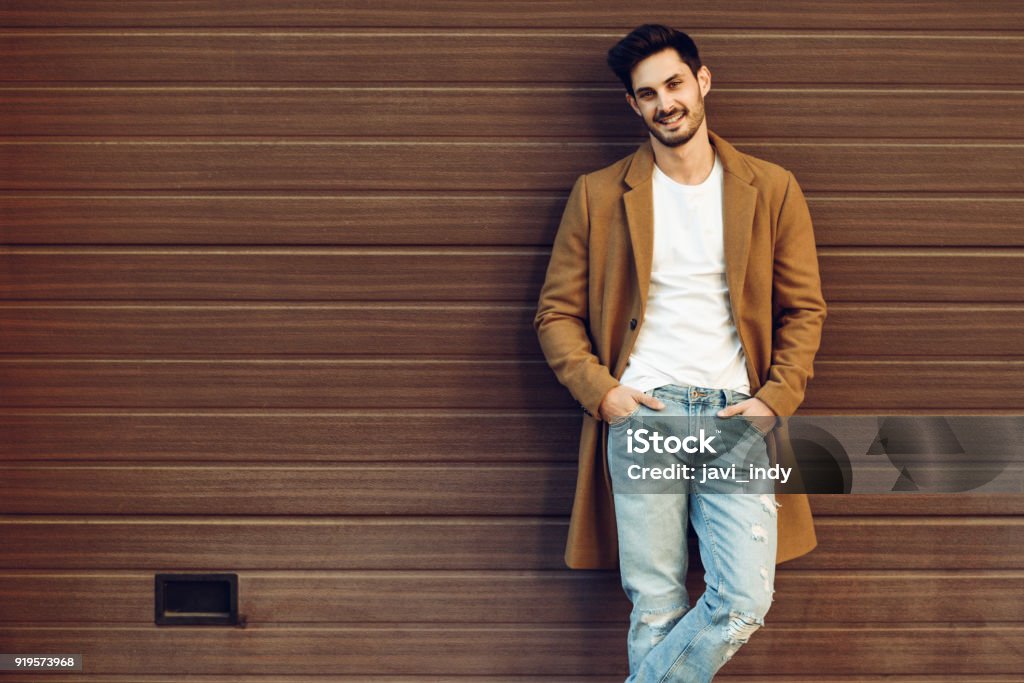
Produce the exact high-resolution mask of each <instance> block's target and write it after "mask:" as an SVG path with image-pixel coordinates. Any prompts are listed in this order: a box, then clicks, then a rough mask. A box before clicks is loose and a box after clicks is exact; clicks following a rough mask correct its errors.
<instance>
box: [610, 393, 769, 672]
mask: <svg viewBox="0 0 1024 683" xmlns="http://www.w3.org/2000/svg"><path fill="white" fill-rule="evenodd" d="M647 393H648V394H652V395H654V396H655V397H657V398H659V399H660V400H661V401H663V402H664V403H665V404H666V407H665V409H664V410H660V411H656V410H652V409H650V408H647V407H646V406H642V405H641V406H640V407H639V408H638V409H637V410H636V411H634V412H633V414H631V415H630V416H628V417H625V418H620V419H619V420H614V421H613V423H612V425H611V426H610V427H609V433H608V465H609V471H610V472H613V477H612V478H613V481H614V480H615V477H616V474H615V473H616V472H618V473H621V472H622V471H624V470H625V469H626V468H628V467H629V466H630V465H635V464H638V463H639V464H640V465H643V464H644V463H643V456H637V455H636V454H635V453H629V452H628V451H627V432H629V433H633V432H632V431H629V430H636V429H639V428H644V427H646V428H647V429H649V430H658V429H659V428H658V425H659V418H660V417H665V416H668V417H671V424H672V425H673V426H672V427H668V428H666V429H665V430H663V431H662V433H666V432H670V431H671V430H672V429H675V433H679V425H687V424H688V425H689V430H690V433H691V434H697V433H698V432H699V428H700V427H705V428H706V429H707V431H708V432H709V433H713V432H714V427H713V426H711V427H710V428H709V425H713V423H712V421H711V419H710V416H714V414H715V413H716V412H717V411H718V410H721V409H722V408H724V407H725V406H726V405H731V404H733V403H738V402H739V401H741V400H744V399H746V398H748V397H747V396H746V395H744V394H740V393H738V392H733V391H729V390H720V389H705V388H700V387H679V386H665V387H661V388H658V389H654V390H652V391H650V392H647ZM702 418H703V419H702ZM740 419H742V418H740ZM662 424H663V425H664V424H665V423H662ZM750 431H751V432H752V430H750ZM759 437H760V435H759V434H754V433H752V434H751V438H750V440H749V442H745V443H746V449H747V450H746V453H747V455H746V458H747V460H746V461H744V464H743V468H744V469H745V468H746V462H747V461H749V462H750V463H751V464H755V465H764V466H766V465H767V464H768V454H767V449H766V447H765V444H764V441H763V439H760V438H759ZM634 445H635V444H634ZM702 457H703V461H705V462H706V461H707V460H708V458H709V457H710V458H714V457H715V456H700V455H695V456H694V460H692V461H691V462H695V463H699V462H701V458H702ZM700 477H701V475H700V473H699V469H698V470H696V471H695V474H694V476H693V478H692V480H687V481H679V482H675V483H673V484H672V486H673V487H674V488H671V489H670V492H667V493H622V492H621V488H624V487H620V486H618V485H614V490H613V493H614V499H615V518H616V522H617V525H618V538H619V564H620V572H621V574H622V587H623V588H624V589H625V591H626V595H627V596H628V597H629V599H630V601H631V602H632V603H633V611H632V614H631V615H630V628H629V636H628V648H629V677H628V678H627V679H626V683H670V682H671V683H697V682H701V683H704V682H706V681H710V680H712V678H713V677H714V675H715V673H716V672H717V671H718V670H719V669H720V668H721V667H722V666H723V665H724V664H725V663H726V662H727V661H729V659H730V658H732V656H733V654H735V653H736V651H737V650H738V649H739V648H740V646H741V645H743V644H744V643H746V642H747V640H748V638H750V636H751V634H753V632H754V631H756V630H757V629H758V628H759V627H761V626H763V625H764V617H765V614H766V613H767V612H768V608H769V607H770V606H771V603H772V595H773V593H774V592H775V591H774V584H775V552H776V547H777V543H778V536H777V524H776V509H777V508H778V507H779V504H778V503H777V502H776V501H775V494H774V484H773V483H772V482H771V481H770V480H768V481H765V482H764V483H763V484H760V483H759V484H751V485H745V486H744V490H746V491H754V492H750V493H728V492H725V493H723V492H722V491H728V490H729V489H727V488H725V485H724V484H723V483H722V482H719V481H712V480H710V479H708V480H707V481H705V482H704V483H701V482H700ZM687 517H689V519H690V520H692V523H693V527H694V529H695V530H696V532H697V536H698V540H699V544H700V556H701V561H702V563H703V565H704V569H705V574H704V580H705V583H706V585H707V589H706V590H705V592H704V594H703V595H702V596H701V597H700V600H698V601H697V603H696V604H695V605H694V606H693V607H692V608H691V607H690V600H689V595H688V594H687V591H686V585H685V581H686V571H687V561H688V552H687V540H686V523H687Z"/></svg>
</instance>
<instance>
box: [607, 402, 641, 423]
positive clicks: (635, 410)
mask: <svg viewBox="0 0 1024 683" xmlns="http://www.w3.org/2000/svg"><path fill="white" fill-rule="evenodd" d="M643 405H644V404H643V403H637V404H636V408H633V410H632V411H631V412H629V413H628V414H626V415H623V416H622V417H616V418H612V419H611V420H609V421H608V426H609V427H618V426H619V425H624V424H626V423H627V422H629V420H630V418H632V417H635V416H636V414H637V413H639V412H640V409H641V408H642V407H643Z"/></svg>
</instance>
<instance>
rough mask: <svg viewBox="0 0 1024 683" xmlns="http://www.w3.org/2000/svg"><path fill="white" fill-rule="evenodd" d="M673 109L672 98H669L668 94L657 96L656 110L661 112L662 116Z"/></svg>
mask: <svg viewBox="0 0 1024 683" xmlns="http://www.w3.org/2000/svg"><path fill="white" fill-rule="evenodd" d="M674 107H675V104H673V102H672V98H671V97H669V95H668V93H662V94H660V95H658V109H660V110H661V113H662V114H663V115H664V114H667V113H669V112H670V111H672V109H673V108H674Z"/></svg>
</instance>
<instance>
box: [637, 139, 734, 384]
mask: <svg viewBox="0 0 1024 683" xmlns="http://www.w3.org/2000/svg"><path fill="white" fill-rule="evenodd" d="M653 180H654V190H653V191H654V255H653V259H652V262H651V285H650V289H649V290H648V294H647V311H646V313H645V317H644V320H643V324H642V325H641V327H640V335H639V337H637V340H636V343H635V344H634V346H633V351H632V353H631V354H630V357H629V364H628V365H627V366H626V371H625V373H623V375H622V378H621V379H620V380H619V381H620V382H622V383H623V384H626V385H628V386H631V387H635V388H637V389H639V390H641V391H647V390H649V389H654V388H657V387H660V386H664V385H666V384H678V385H683V386H698V387H709V388H712V389H732V390H734V391H741V392H743V393H745V394H749V393H750V382H749V380H748V379H747V370H746V359H745V358H744V356H743V347H742V345H741V344H740V338H739V334H738V333H737V332H736V325H735V324H734V323H733V318H732V309H731V307H730V305H729V284H728V281H727V280H726V277H725V240H724V232H723V227H722V182H723V171H722V162H721V161H719V159H718V155H717V154H716V155H715V163H714V166H713V167H712V169H711V174H710V175H709V176H708V177H707V179H706V180H705V181H704V182H702V183H701V184H699V185H682V184H680V183H677V182H676V181H674V180H672V179H671V178H669V177H668V176H667V175H665V174H664V173H663V172H662V171H661V169H659V168H658V167H657V165H655V167H654V179H653Z"/></svg>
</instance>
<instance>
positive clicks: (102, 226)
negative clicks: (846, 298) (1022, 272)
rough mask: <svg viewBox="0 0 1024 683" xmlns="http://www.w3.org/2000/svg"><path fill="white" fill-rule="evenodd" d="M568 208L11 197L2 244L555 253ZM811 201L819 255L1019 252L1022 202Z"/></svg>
mask: <svg viewBox="0 0 1024 683" xmlns="http://www.w3.org/2000/svg"><path fill="white" fill-rule="evenodd" d="M800 180H802V178H800ZM559 189H561V190H565V189H566V188H565V187H562V188H559ZM565 199H566V197H565V195H564V194H558V195H552V196H536V195H535V196H528V195H526V196H516V195H512V196H509V195H503V194H500V192H496V193H489V194H483V195H477V196H472V195H466V194H461V195H460V194H456V195H441V196H438V195H436V194H433V195H432V194H406V195H404V196H403V195H395V194H387V195H384V196H373V195H372V194H371V195H368V196H353V195H348V196H344V195H342V196H339V195H324V194H316V195H310V194H308V193H305V194H304V193H291V194H286V195H276V196H267V195H266V194H261V195H252V194H249V195H246V194H242V195H231V196H224V195H219V194H189V195H169V194H167V193H166V192H165V193H163V194H160V193H155V194H154V193H145V194H141V193H135V194H124V193H121V194H109V193H75V194H70V195H69V194H61V195H55V194H53V193H49V192H39V193H33V194H28V195H26V194H19V193H14V192H10V191H7V192H0V217H2V218H3V220H4V221H5V225H4V242H5V243H6V244H21V243H27V244H65V243H68V244H108V243H114V244H161V245H163V244H197V245H198V244H224V245H230V244H244V245H260V244H264V245H274V244H290V245H301V244H325V245H337V246H345V245H351V246H359V245H365V246H369V245H399V246H401V245H424V246H425V245H436V244H438V243H439V242H440V241H441V238H442V237H443V243H444V244H445V245H449V246H451V245H479V246H550V245H551V242H552V240H553V239H554V236H555V231H556V229H557V227H558V221H559V217H560V216H561V214H562V209H563V208H564V206H565ZM807 202H808V204H809V205H810V209H811V215H812V216H813V217H814V233H815V239H816V240H817V242H818V246H845V245H854V246H907V247H927V246H1018V247H1019V246H1024V230H1022V229H1021V227H1020V220H1019V218H1020V215H1021V214H1022V213H1024V199H1020V198H987V197H980V196H979V197H959V198H957V197H948V196H937V197H908V196H904V197H894V196H889V195H865V196H857V197H836V196H822V195H815V194H813V193H809V194H808V196H807ZM410 205H415V207H416V210H415V211H410V210H409V207H410Z"/></svg>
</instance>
